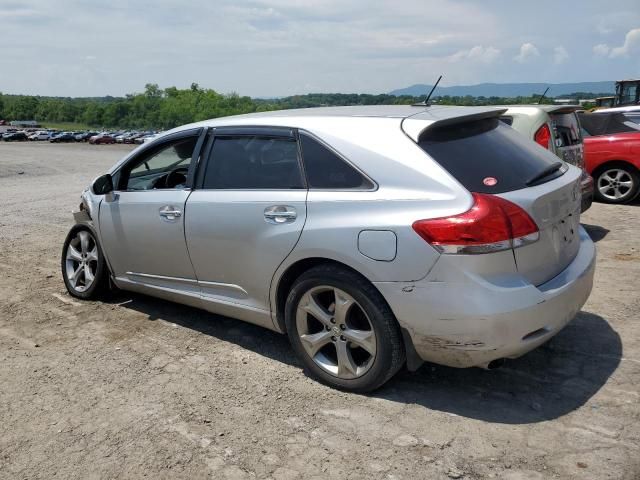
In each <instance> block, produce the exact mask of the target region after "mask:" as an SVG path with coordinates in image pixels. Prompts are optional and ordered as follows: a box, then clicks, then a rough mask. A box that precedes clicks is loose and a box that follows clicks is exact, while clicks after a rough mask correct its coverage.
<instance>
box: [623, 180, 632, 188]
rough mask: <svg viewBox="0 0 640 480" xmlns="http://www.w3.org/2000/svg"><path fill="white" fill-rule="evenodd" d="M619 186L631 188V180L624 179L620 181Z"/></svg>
mask: <svg viewBox="0 0 640 480" xmlns="http://www.w3.org/2000/svg"><path fill="white" fill-rule="evenodd" d="M620 186H622V187H627V188H631V187H632V186H633V181H632V180H624V181H621V182H620Z"/></svg>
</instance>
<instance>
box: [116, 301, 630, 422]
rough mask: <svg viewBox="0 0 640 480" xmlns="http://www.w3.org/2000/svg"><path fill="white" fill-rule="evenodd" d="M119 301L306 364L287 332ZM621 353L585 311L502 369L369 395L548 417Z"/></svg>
mask: <svg viewBox="0 0 640 480" xmlns="http://www.w3.org/2000/svg"><path fill="white" fill-rule="evenodd" d="M112 302H113V303H118V304H119V305H121V307H122V308H128V309H132V310H135V311H137V312H139V313H143V314H145V315H147V317H148V319H149V320H151V321H154V320H158V319H162V320H164V321H167V322H170V323H174V324H176V325H180V326H182V327H184V328H189V329H191V330H195V331H198V332H200V333H203V334H205V335H210V336H212V337H215V338H217V339H219V340H224V341H226V342H231V343H235V344H236V345H238V346H240V347H242V348H246V349H248V350H251V351H253V352H255V353H258V354H260V355H263V356H265V357H268V358H270V359H273V360H276V361H278V362H281V363H284V364H287V365H293V366H296V367H299V368H301V369H302V364H301V363H300V362H299V361H298V360H297V359H296V357H295V355H294V354H293V352H292V350H291V347H290V345H289V342H288V340H287V337H286V336H285V335H280V334H278V333H275V332H272V331H270V330H267V329H264V328H261V327H258V326H255V325H251V324H248V323H245V322H242V321H239V320H235V319H231V318H228V317H223V316H219V315H215V314H211V313H208V312H205V311H204V310H199V309H196V308H190V307H186V306H183V305H178V304H175V303H171V302H167V301H164V300H160V299H156V298H152V297H147V296H144V295H138V294H128V293H121V294H118V295H117V296H116V297H115V298H114V299H113V300H112ZM621 358H622V343H621V341H620V337H619V335H618V334H617V333H616V332H615V331H614V330H613V329H612V328H611V326H610V325H609V323H608V322H607V321H606V320H605V319H603V318H602V317H600V316H598V315H595V314H592V313H589V312H584V311H582V312H580V313H579V314H578V315H577V316H576V318H575V319H574V320H572V321H571V322H570V323H569V324H568V325H567V326H566V327H565V328H564V329H563V330H562V331H561V332H560V333H559V334H558V335H556V336H555V337H554V338H553V339H551V340H550V341H549V342H547V343H546V344H545V345H543V346H541V347H539V348H537V349H536V350H534V351H532V352H530V353H528V354H527V355H525V356H523V357H521V358H518V359H515V360H507V362H506V364H505V365H504V366H503V367H502V368H499V369H496V370H491V371H487V370H482V369H479V368H467V369H456V368H448V367H443V366H440V365H434V364H425V365H423V366H422V367H421V368H420V369H419V370H418V371H417V372H414V373H411V372H408V371H406V370H402V371H401V372H399V373H398V374H397V375H396V376H395V377H394V378H393V379H391V380H390V381H389V382H388V383H387V384H386V385H385V386H383V387H382V388H381V389H379V390H377V391H375V392H373V393H371V394H368V396H370V397H376V398H383V399H387V400H390V401H394V402H401V403H406V404H415V405H422V406H423V407H425V408H428V409H430V410H437V411H442V412H447V413H449V414H454V415H459V416H463V417H467V418H474V419H478V420H484V421H487V422H494V423H505V424H525V423H534V422H543V421H546V420H551V419H554V418H557V417H560V416H563V415H566V414H567V413H569V412H571V411H573V410H576V409H577V408H579V407H581V406H582V405H584V404H585V403H586V402H587V401H588V400H589V399H590V398H591V397H592V396H593V395H594V394H595V393H596V392H598V390H599V389H600V388H602V386H603V385H604V384H605V383H606V381H607V379H608V378H609V377H610V376H611V375H612V374H613V372H614V371H615V370H616V368H617V367H618V365H619V364H620V360H621Z"/></svg>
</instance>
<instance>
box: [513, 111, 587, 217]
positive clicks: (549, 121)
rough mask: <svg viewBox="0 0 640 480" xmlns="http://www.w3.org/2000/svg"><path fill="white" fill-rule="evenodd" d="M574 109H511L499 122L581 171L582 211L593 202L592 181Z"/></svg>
mask: <svg viewBox="0 0 640 480" xmlns="http://www.w3.org/2000/svg"><path fill="white" fill-rule="evenodd" d="M580 108H581V107H579V106H577V105H513V106H508V110H507V111H506V112H505V113H504V115H503V116H502V121H503V122H505V123H506V124H508V125H511V127H513V128H514V129H516V130H517V131H518V132H520V133H522V134H523V135H525V136H526V137H527V138H529V139H531V140H533V141H534V142H536V143H537V144H538V145H540V146H542V147H544V148H546V149H547V150H549V151H551V152H553V153H554V154H556V155H557V156H558V157H559V158H561V159H562V160H564V161H565V162H567V163H570V164H571V165H575V166H577V167H579V168H581V169H582V171H583V175H582V180H581V192H582V207H581V208H582V211H583V212H584V211H585V210H587V209H588V208H589V207H590V206H591V203H592V202H593V190H594V187H593V179H592V178H591V177H590V176H589V174H588V173H587V171H586V169H585V165H584V152H583V144H582V143H583V139H582V134H581V132H580V122H579V120H578V117H577V115H576V111H577V110H578V109H580Z"/></svg>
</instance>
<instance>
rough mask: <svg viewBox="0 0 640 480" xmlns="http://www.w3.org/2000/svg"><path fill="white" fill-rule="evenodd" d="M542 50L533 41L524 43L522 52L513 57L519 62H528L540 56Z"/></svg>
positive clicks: (521, 47)
mask: <svg viewBox="0 0 640 480" xmlns="http://www.w3.org/2000/svg"><path fill="white" fill-rule="evenodd" d="M539 56H540V52H539V51H538V48H537V47H536V46H535V45H534V44H533V43H523V44H522V45H521V46H520V52H519V53H518V55H516V56H515V57H513V59H514V60H515V61H516V62H518V63H526V62H528V61H529V60H530V59H532V58H535V57H539Z"/></svg>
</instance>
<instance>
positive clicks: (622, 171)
mask: <svg viewBox="0 0 640 480" xmlns="http://www.w3.org/2000/svg"><path fill="white" fill-rule="evenodd" d="M580 123H581V125H582V130H583V132H582V133H583V136H584V160H585V167H586V169H587V172H589V174H591V176H592V177H593V180H594V183H595V187H596V188H595V197H596V199H597V200H600V201H601V202H605V203H629V202H631V201H633V200H634V199H635V198H636V197H637V196H638V192H639V191H640V125H638V124H637V123H635V122H633V121H632V120H630V119H629V118H627V117H625V116H624V115H623V114H621V113H597V112H595V113H582V114H581V115H580Z"/></svg>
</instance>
